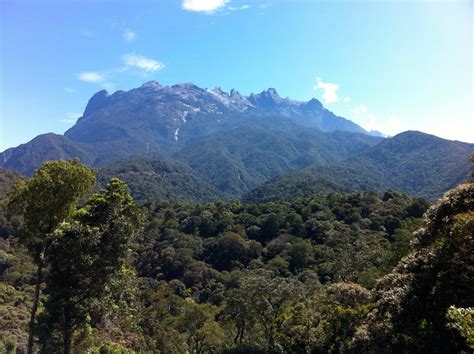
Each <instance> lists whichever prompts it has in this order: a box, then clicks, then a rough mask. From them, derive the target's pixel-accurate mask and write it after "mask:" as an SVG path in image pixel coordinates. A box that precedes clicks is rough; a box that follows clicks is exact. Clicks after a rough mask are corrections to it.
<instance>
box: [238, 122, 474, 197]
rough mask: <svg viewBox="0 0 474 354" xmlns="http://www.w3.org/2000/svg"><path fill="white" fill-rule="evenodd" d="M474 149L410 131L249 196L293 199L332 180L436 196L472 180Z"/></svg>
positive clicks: (352, 186) (288, 176) (275, 181)
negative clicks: (470, 160)
mask: <svg viewBox="0 0 474 354" xmlns="http://www.w3.org/2000/svg"><path fill="white" fill-rule="evenodd" d="M473 152H474V144H468V143H463V142H459V141H450V140H445V139H441V138H438V137H435V136H433V135H429V134H424V133H421V132H416V131H408V132H404V133H401V134H398V135H396V136H395V137H393V138H390V139H386V140H384V141H383V142H382V143H380V144H378V145H376V146H374V147H373V148H371V149H369V150H368V151H366V152H363V153H361V154H359V155H357V156H354V157H351V158H348V159H347V160H345V161H342V162H338V163H335V164H333V165H331V166H326V167H325V166H312V167H308V168H306V169H303V170H301V171H296V172H293V173H288V174H284V175H281V176H278V177H276V178H274V179H273V180H271V181H269V182H267V183H265V184H263V185H262V186H260V187H258V188H256V189H255V190H254V191H252V192H250V193H249V194H248V195H246V196H245V199H246V200H251V201H262V200H277V199H280V198H281V199H291V198H292V197H294V196H296V195H306V194H311V193H314V192H315V191H317V190H319V186H320V185H321V183H323V184H324V183H328V181H330V182H331V183H334V184H337V185H341V186H344V187H346V188H350V189H356V190H357V189H360V190H370V189H379V190H386V189H390V188H394V189H398V190H401V191H403V192H405V193H408V194H410V195H418V196H423V197H425V198H429V199H432V200H433V199H435V198H437V197H439V196H440V195H441V194H442V193H444V192H445V191H446V190H449V189H450V188H453V187H454V186H456V185H457V184H459V183H461V182H462V181H464V180H466V179H467V178H468V176H469V160H468V158H469V156H470V155H471V154H472V153H473Z"/></svg>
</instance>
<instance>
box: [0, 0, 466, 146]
mask: <svg viewBox="0 0 474 354" xmlns="http://www.w3.org/2000/svg"><path fill="white" fill-rule="evenodd" d="M473 14H474V7H473V2H472V1H468V0H466V1H461V0H460V1H448V0H447V1H396V0H392V1H359V0H352V1H338V0H333V1H316V0H306V1H303V0H288V1H283V0H280V1H278V0H262V1H258V0H230V1H225V0H146V1H137V0H134V1H131V0H130V1H105V0H104V1H67V2H66V1H42V0H36V1H24V0H15V1H13V0H2V1H0V16H1V33H0V36H1V44H0V45H1V47H0V51H1V59H0V60H1V61H0V69H1V72H0V74H1V76H0V114H1V121H0V124H1V125H0V150H4V149H6V148H8V147H12V146H16V145H19V144H21V143H24V142H27V141H29V140H31V139H32V138H34V137H35V136H36V135H38V134H41V133H46V132H56V133H63V132H64V131H65V130H67V129H68V128H69V127H70V126H72V125H73V124H74V121H75V119H76V118H77V117H78V116H80V115H81V113H82V112H83V110H84V108H85V105H86V104H87V101H88V99H89V98H90V97H91V96H92V94H94V93H95V92H97V91H99V90H101V89H103V88H106V89H107V90H109V91H114V90H118V89H122V90H128V89H131V88H133V87H137V86H139V85H141V84H142V83H143V82H146V81H148V80H157V81H159V82H160V83H162V84H165V85H172V84H175V83H180V82H193V83H195V84H197V85H199V86H202V87H209V88H213V87H215V86H220V87H222V88H223V89H225V90H230V89H231V88H236V89H238V90H239V91H240V92H241V93H243V94H249V93H251V92H260V91H262V90H263V89H266V88H268V87H274V88H276V89H277V91H278V92H279V93H280V95H281V96H289V97H291V98H294V99H299V100H308V99H310V98H311V97H316V98H318V99H320V100H321V101H322V102H323V104H324V105H325V106H326V107H327V108H328V109H330V110H332V111H333V112H335V113H336V114H338V115H341V116H344V117H346V118H349V119H352V120H353V121H355V122H357V123H358V124H360V125H362V126H363V127H364V128H366V129H378V130H381V131H382V132H384V133H387V134H391V135H393V134H396V133H398V132H401V131H404V130H421V131H424V132H427V133H432V134H435V135H438V136H441V137H444V138H448V139H457V140H462V141H469V142H474V118H473V103H472V101H473V75H474V74H473Z"/></svg>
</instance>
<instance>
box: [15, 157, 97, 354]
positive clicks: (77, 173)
mask: <svg viewBox="0 0 474 354" xmlns="http://www.w3.org/2000/svg"><path fill="white" fill-rule="evenodd" d="M94 183H95V177H94V175H93V173H92V171H91V170H90V169H89V168H87V167H86V166H84V165H82V164H81V163H80V162H79V161H78V160H72V161H47V162H45V163H44V164H43V166H41V168H40V169H39V170H37V171H36V172H35V174H34V175H33V177H32V178H30V179H28V180H20V181H19V182H18V183H17V184H16V185H15V186H14V188H13V190H12V192H11V193H10V195H9V197H8V200H7V210H8V213H9V214H10V216H12V217H13V216H19V217H20V218H21V219H22V223H21V227H20V229H19V230H18V236H19V238H20V241H21V242H22V243H23V244H24V245H25V246H26V247H27V248H28V250H29V252H30V254H31V256H32V257H33V259H34V262H35V263H36V266H37V270H36V279H35V293H34V298H33V306H32V308H31V314H30V321H29V331H28V349H27V352H28V353H32V351H33V341H34V338H33V330H34V326H35V319H36V312H37V309H38V302H39V295H40V286H41V282H42V276H43V268H44V266H45V264H46V262H47V260H48V253H49V249H50V246H51V244H52V242H53V241H54V238H55V237H56V236H57V234H55V232H54V231H55V230H56V228H57V227H58V225H59V224H60V223H61V222H63V221H64V220H66V219H67V218H68V217H69V216H70V215H71V214H72V212H73V211H74V209H75V206H76V203H77V201H78V200H79V199H80V198H81V197H82V196H83V195H84V194H86V193H87V192H89V191H90V190H91V189H92V186H93V185H94Z"/></svg>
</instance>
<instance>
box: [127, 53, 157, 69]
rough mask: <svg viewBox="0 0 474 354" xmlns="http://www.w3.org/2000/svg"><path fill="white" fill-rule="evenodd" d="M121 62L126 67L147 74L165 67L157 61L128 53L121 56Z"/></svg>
mask: <svg viewBox="0 0 474 354" xmlns="http://www.w3.org/2000/svg"><path fill="white" fill-rule="evenodd" d="M123 60H124V62H125V64H126V65H128V66H130V67H134V68H137V69H140V70H144V71H147V72H152V71H156V70H161V69H163V68H164V67H165V64H163V63H160V62H159V61H157V60H154V59H150V58H146V57H144V56H142V55H138V54H134V53H128V54H125V55H124V56H123Z"/></svg>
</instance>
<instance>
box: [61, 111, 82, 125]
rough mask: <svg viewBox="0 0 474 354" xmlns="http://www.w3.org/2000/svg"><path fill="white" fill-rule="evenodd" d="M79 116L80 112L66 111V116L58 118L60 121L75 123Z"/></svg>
mask: <svg viewBox="0 0 474 354" xmlns="http://www.w3.org/2000/svg"><path fill="white" fill-rule="evenodd" d="M80 116H81V114H80V113H72V112H68V113H67V114H66V118H64V119H61V120H59V122H60V123H69V124H70V123H76V121H77V119H78V118H79V117H80Z"/></svg>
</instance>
